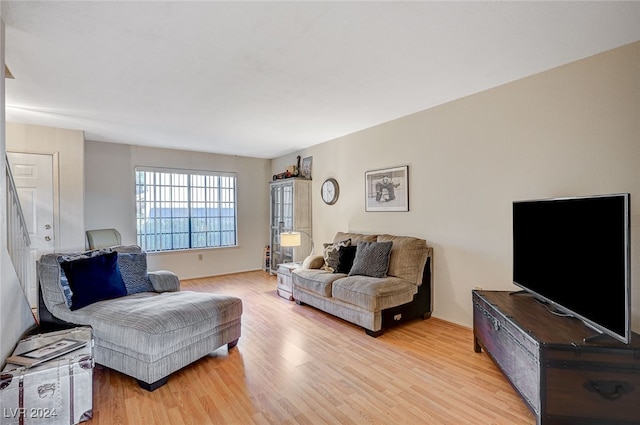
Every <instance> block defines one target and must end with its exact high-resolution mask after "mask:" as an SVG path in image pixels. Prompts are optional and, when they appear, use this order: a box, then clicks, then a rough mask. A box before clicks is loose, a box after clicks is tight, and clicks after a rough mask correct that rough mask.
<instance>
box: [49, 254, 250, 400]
mask: <svg viewBox="0 0 640 425" xmlns="http://www.w3.org/2000/svg"><path fill="white" fill-rule="evenodd" d="M113 250H114V251H117V252H118V255H120V254H127V253H140V247H138V246H135V245H132V246H122V247H114V248H113ZM83 255H84V256H89V255H95V254H92V253H90V252H87V253H82V254H80V256H83ZM60 258H61V254H47V255H44V256H42V257H41V258H40V261H39V262H38V277H39V280H40V286H41V289H42V290H41V295H42V298H43V304H44V306H41V321H42V319H43V313H44V316H46V315H47V313H49V315H50V316H52V317H53V318H55V319H58V320H61V321H63V322H66V323H70V324H74V325H85V326H91V327H92V328H93V335H94V340H95V347H94V358H95V362H96V363H98V364H100V365H103V366H106V367H109V368H111V369H115V370H117V371H119V372H122V373H124V374H126V375H129V376H132V377H134V378H135V379H137V380H138V383H139V384H140V386H142V387H143V388H145V389H147V390H149V391H153V390H155V389H156V388H158V387H160V386H161V385H163V384H165V383H166V382H167V379H168V376H169V375H170V374H171V373H173V372H175V371H177V370H179V369H181V368H183V367H185V366H187V365H188V364H190V363H192V362H194V361H196V360H198V359H200V358H202V357H204V356H206V355H207V354H209V353H211V352H212V351H215V350H216V349H217V348H219V347H221V346H223V345H225V344H226V345H227V346H228V348H229V349H231V348H233V347H234V346H235V345H236V344H237V342H238V339H239V338H240V332H241V316H242V300H241V299H240V298H237V297H233V296H228V295H217V294H211V293H202V292H192V291H180V290H179V289H180V282H179V280H178V278H177V276H175V274H173V273H171V272H166V271H162V272H149V273H148V277H149V280H150V282H151V284H152V286H153V288H152V290H149V291H144V292H138V293H132V294H128V295H125V296H120V297H117V298H112V299H106V300H102V301H97V302H94V303H92V304H89V305H86V306H84V307H82V308H79V309H76V310H73V309H72V308H70V307H69V306H68V305H67V303H66V302H65V296H64V290H63V289H62V287H61V284H60V279H61V267H60V263H61V261H60ZM145 258H146V257H145ZM144 268H145V273H146V259H145V262H144ZM123 274H126V273H125V270H124V268H123ZM43 307H44V308H43ZM55 319H53V320H55ZM45 320H46V318H45Z"/></svg>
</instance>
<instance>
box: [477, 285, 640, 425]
mask: <svg viewBox="0 0 640 425" xmlns="http://www.w3.org/2000/svg"><path fill="white" fill-rule="evenodd" d="M594 333H595V332H594V331H593V330H591V329H589V328H588V327H587V326H585V325H584V324H583V323H582V321H580V320H577V319H574V318H569V317H560V316H556V315H554V314H552V313H550V312H549V311H548V310H547V307H546V306H545V305H543V304H541V303H539V302H537V301H536V300H535V299H534V298H533V297H531V296H529V295H527V294H513V295H511V293H510V292H505V291H473V334H474V339H475V351H476V352H477V353H479V352H481V350H482V349H484V350H485V351H486V352H487V354H489V356H490V357H491V358H492V359H493V360H494V361H495V363H496V364H497V365H498V367H499V368H500V369H501V370H502V372H503V373H504V374H505V376H506V377H507V379H508V380H509V381H510V382H511V384H512V385H513V387H514V388H515V389H516V390H517V391H518V393H519V394H520V395H521V396H522V398H523V400H524V401H525V403H526V404H527V405H528V406H529V408H530V409H531V411H532V412H533V413H534V414H535V415H536V417H537V423H538V424H539V425H640V335H638V334H636V333H634V334H633V336H632V341H631V344H628V345H626V344H623V343H621V342H618V341H616V340H614V339H613V338H610V337H605V336H603V337H602V338H598V339H597V340H596V341H597V342H588V343H585V342H583V339H584V338H587V337H590V336H592V335H593V334H594Z"/></svg>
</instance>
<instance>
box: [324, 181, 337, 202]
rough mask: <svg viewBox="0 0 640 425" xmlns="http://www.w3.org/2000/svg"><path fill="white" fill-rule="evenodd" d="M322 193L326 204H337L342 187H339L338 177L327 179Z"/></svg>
mask: <svg viewBox="0 0 640 425" xmlns="http://www.w3.org/2000/svg"><path fill="white" fill-rule="evenodd" d="M320 194H321V195H322V200H323V201H324V203H325V204H327V205H333V204H335V203H336V201H337V200H338V195H340V188H339V187H338V182H337V181H336V179H326V180H325V181H324V183H322V190H321V191H320Z"/></svg>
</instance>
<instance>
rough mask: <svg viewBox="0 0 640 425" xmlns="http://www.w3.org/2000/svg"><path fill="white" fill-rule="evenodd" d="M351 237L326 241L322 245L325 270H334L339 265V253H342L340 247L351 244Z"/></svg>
mask: <svg viewBox="0 0 640 425" xmlns="http://www.w3.org/2000/svg"><path fill="white" fill-rule="evenodd" d="M350 245H351V238H349V239H345V240H343V241H340V242H336V243H325V244H323V245H322V246H323V247H324V252H323V255H324V267H322V269H323V270H327V271H330V272H333V271H334V270H335V269H336V268H337V267H338V259H339V257H338V255H339V253H340V247H343V246H350Z"/></svg>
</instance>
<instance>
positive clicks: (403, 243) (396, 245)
mask: <svg viewBox="0 0 640 425" xmlns="http://www.w3.org/2000/svg"><path fill="white" fill-rule="evenodd" d="M388 241H391V242H393V246H392V248H391V255H390V257H389V270H387V275H389V276H396V277H400V278H403V279H406V280H408V281H409V282H412V283H415V284H416V285H420V284H421V283H422V273H423V272H424V267H425V264H426V262H427V257H428V256H429V247H428V246H427V242H426V241H425V240H424V239H418V238H413V237H410V236H393V235H379V236H378V242H388Z"/></svg>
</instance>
